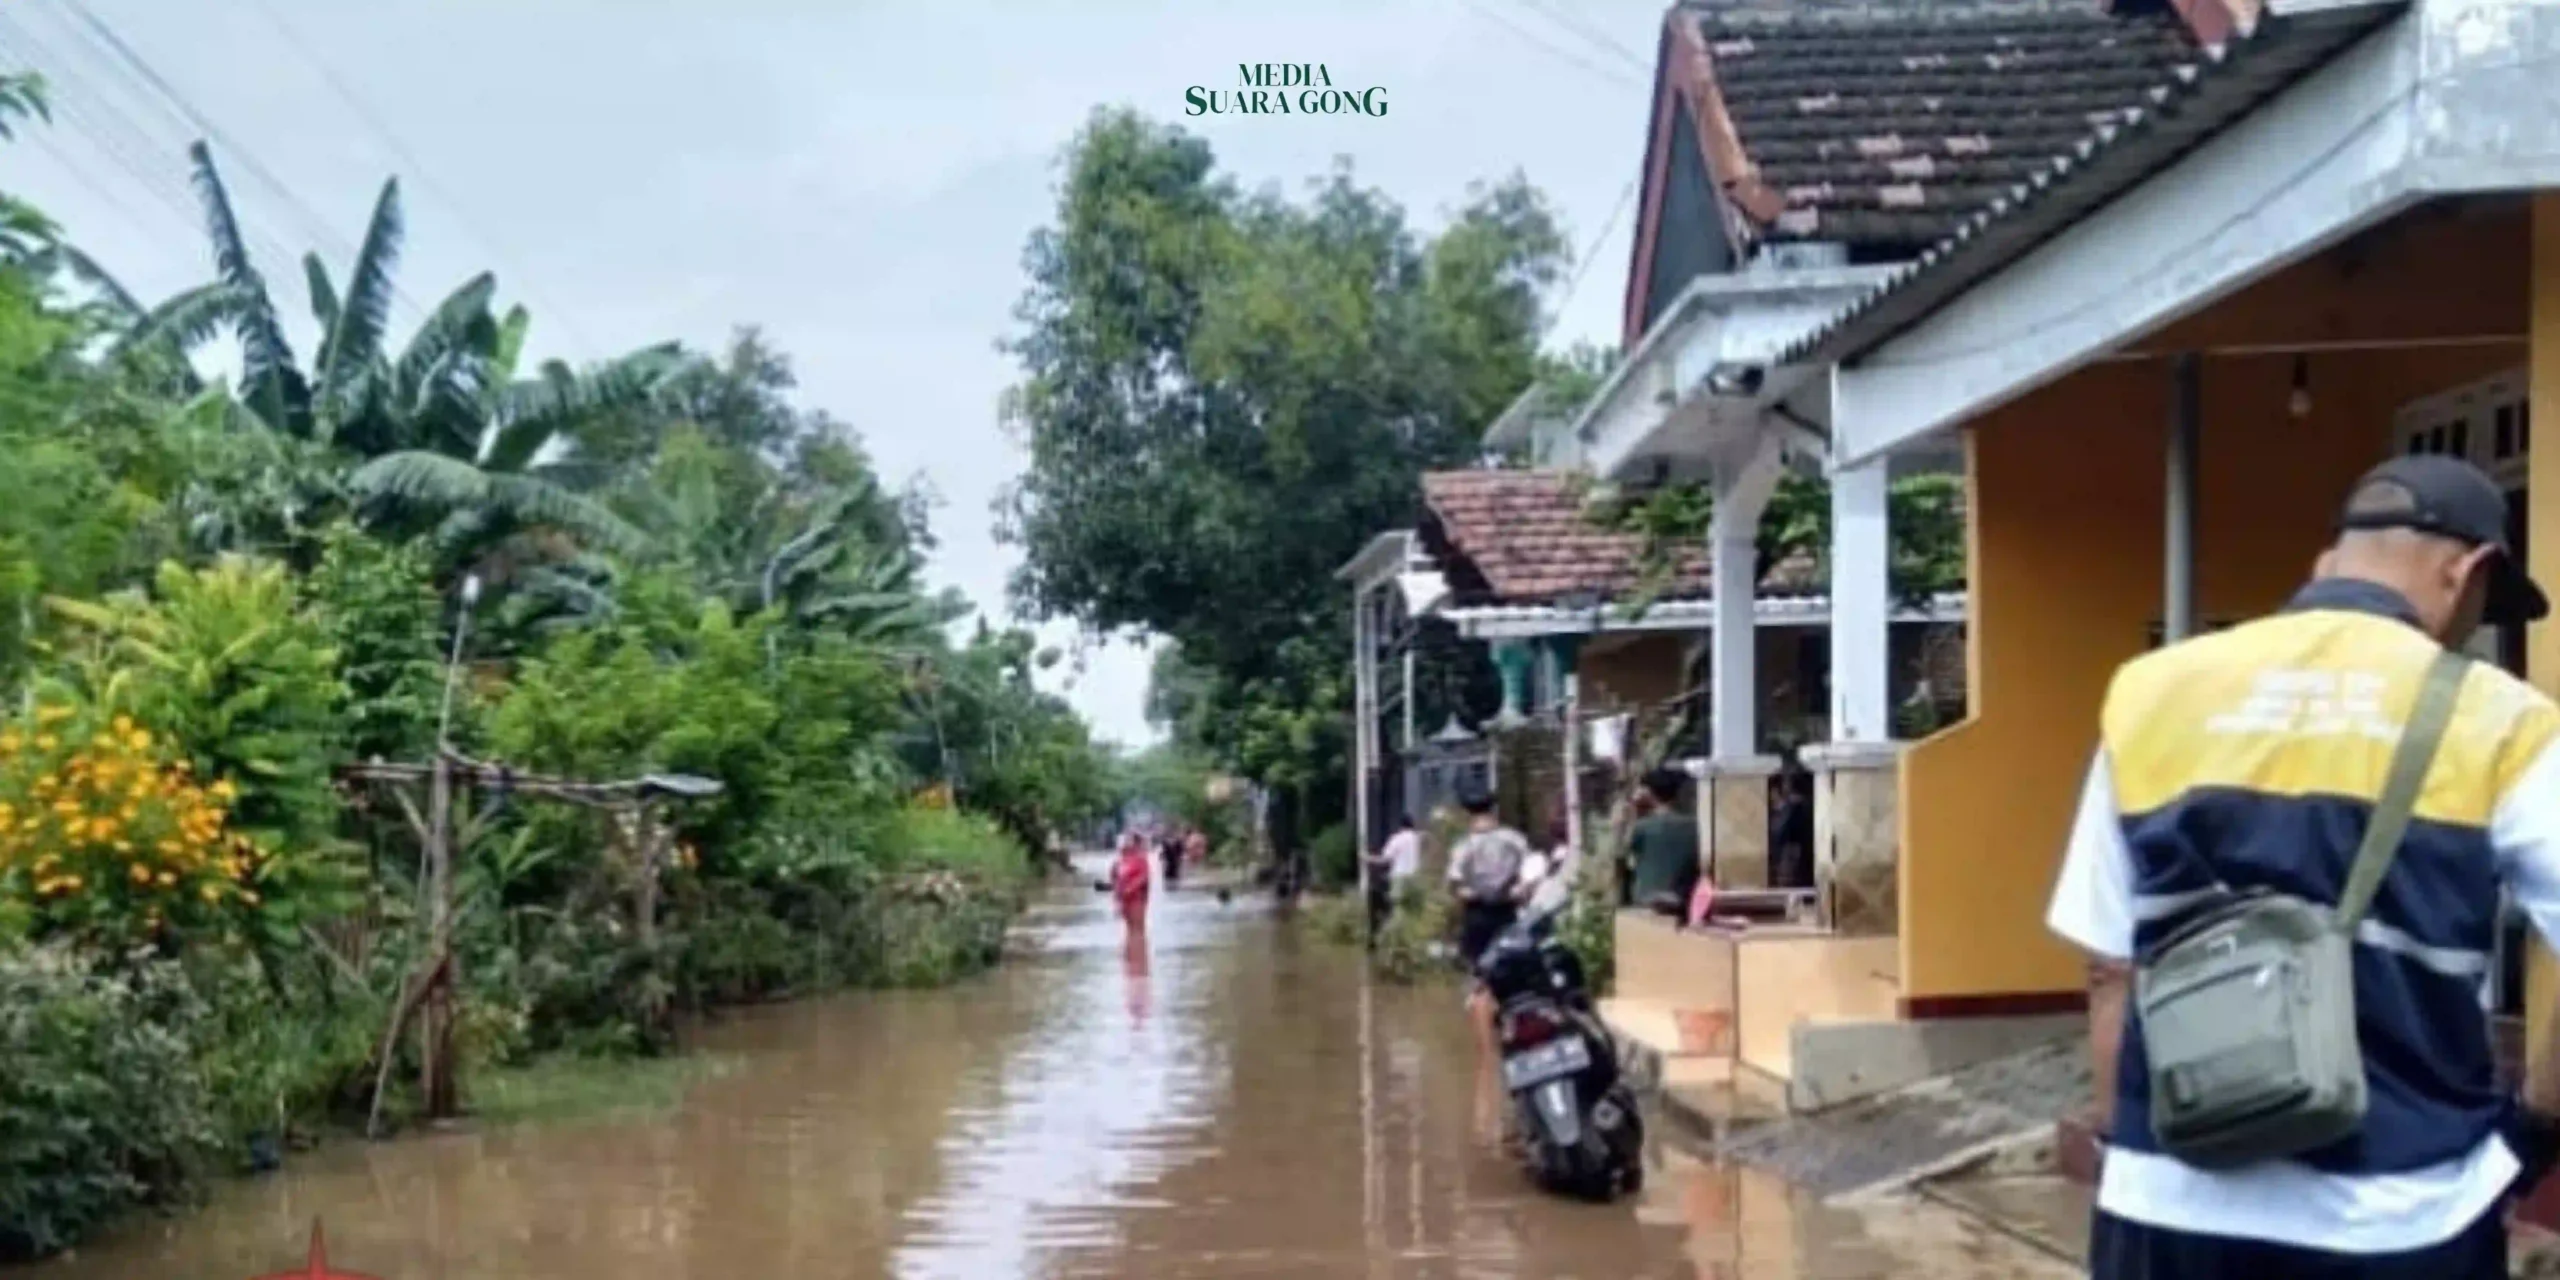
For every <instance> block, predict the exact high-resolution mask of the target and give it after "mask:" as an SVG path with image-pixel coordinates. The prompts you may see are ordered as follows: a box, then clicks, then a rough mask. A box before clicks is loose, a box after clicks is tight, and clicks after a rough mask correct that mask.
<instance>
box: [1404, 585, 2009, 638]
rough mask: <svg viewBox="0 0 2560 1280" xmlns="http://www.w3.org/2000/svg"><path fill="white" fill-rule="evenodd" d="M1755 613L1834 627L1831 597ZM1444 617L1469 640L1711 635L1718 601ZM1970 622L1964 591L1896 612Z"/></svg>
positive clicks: (1476, 611) (1761, 606)
mask: <svg viewBox="0 0 2560 1280" xmlns="http://www.w3.org/2000/svg"><path fill="white" fill-rule="evenodd" d="M1751 614H1752V625H1754V626H1758V627H1827V626H1830V625H1831V600H1830V598H1829V597H1827V596H1769V597H1765V598H1763V599H1760V600H1757V601H1754V602H1753V604H1752V607H1751ZM1440 617H1441V618H1443V619H1445V620H1447V621H1448V622H1450V623H1451V624H1453V625H1455V626H1456V627H1457V628H1458V634H1459V635H1460V636H1461V637H1463V638H1465V639H1468V640H1535V639H1538V638H1540V637H1544V636H1576V635H1581V636H1587V635H1620V634H1625V633H1629V632H1648V631H1711V630H1713V629H1714V627H1715V602H1714V601H1712V600H1674V601H1669V602H1666V603H1663V604H1658V605H1655V606H1654V607H1653V608H1651V609H1648V610H1646V611H1645V612H1644V613H1643V614H1642V615H1641V616H1638V617H1633V618H1630V617H1627V616H1626V615H1625V614H1624V613H1622V612H1620V611H1618V610H1617V609H1615V608H1611V607H1606V606H1604V607H1603V608H1602V609H1601V611H1600V612H1599V614H1598V615H1597V616H1595V615H1593V614H1591V613H1588V612H1583V611H1579V610H1576V611H1571V612H1568V611H1566V610H1563V609H1559V608H1554V607H1551V606H1545V605H1479V606H1474V607H1471V608H1464V609H1444V610H1442V611H1441V612H1440ZM1965 618H1966V606H1965V594H1964V593H1963V592H1961V591H1951V592H1947V593H1944V594H1942V595H1939V596H1937V597H1936V598H1934V599H1932V600H1931V601H1930V602H1929V605H1928V607H1927V608H1923V609H1911V608H1896V609H1895V610H1894V613H1893V620H1894V621H1895V622H1963V621H1964V620H1965Z"/></svg>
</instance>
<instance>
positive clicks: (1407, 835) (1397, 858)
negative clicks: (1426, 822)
mask: <svg viewBox="0 0 2560 1280" xmlns="http://www.w3.org/2000/svg"><path fill="white" fill-rule="evenodd" d="M1378 854H1379V856H1381V857H1383V858H1385V859H1386V860H1387V883H1389V884H1403V883H1404V882H1405V881H1407V880H1410V879H1412V878H1413V877H1414V874H1415V873H1416V872H1419V871H1421V870H1422V837H1421V836H1420V835H1417V834H1415V833H1414V831H1413V830H1412V828H1409V827H1408V828H1406V829H1405V830H1402V831H1399V832H1397V833H1395V834H1394V835H1391V836H1388V837H1387V843H1386V847H1385V848H1382V849H1380V850H1379V851H1378Z"/></svg>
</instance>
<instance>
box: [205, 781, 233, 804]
mask: <svg viewBox="0 0 2560 1280" xmlns="http://www.w3.org/2000/svg"><path fill="white" fill-rule="evenodd" d="M205 792H206V794H208V795H211V796H212V797H213V798H214V799H216V800H229V799H231V798H232V797H234V796H237V795H239V794H240V788H238V787H235V786H233V785H231V779H229V778H216V779H214V781H213V785H212V786H210V787H207V788H205Z"/></svg>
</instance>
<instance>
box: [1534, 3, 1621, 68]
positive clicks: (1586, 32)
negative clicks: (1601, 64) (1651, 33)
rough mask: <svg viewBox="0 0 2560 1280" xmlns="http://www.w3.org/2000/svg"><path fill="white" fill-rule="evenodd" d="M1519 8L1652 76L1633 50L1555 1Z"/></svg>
mask: <svg viewBox="0 0 2560 1280" xmlns="http://www.w3.org/2000/svg"><path fill="white" fill-rule="evenodd" d="M1518 3H1519V5H1520V7H1521V8H1523V9H1526V10H1528V11H1530V12H1532V13H1535V14H1538V15H1539V16H1541V17H1544V18H1545V19H1546V20H1547V21H1549V22H1552V23H1554V24H1555V25H1557V26H1559V27H1562V28H1564V29H1565V30H1566V31H1569V32H1571V33H1573V34H1574V35H1577V36H1580V37H1581V38H1582V40H1583V42H1584V43H1586V44H1588V45H1590V46H1592V47H1593V48H1595V49H1598V50H1600V51H1602V52H1604V53H1607V54H1608V55H1609V56H1610V57H1613V58H1617V59H1619V60H1620V61H1623V62H1625V63H1626V64H1627V65H1629V66H1631V67H1634V68H1635V69H1636V70H1637V71H1639V72H1642V73H1644V74H1645V75H1648V76H1650V75H1652V74H1653V63H1652V62H1651V61H1650V60H1649V59H1647V58H1645V57H1644V56H1643V55H1641V54H1639V53H1637V52H1636V51H1635V50H1633V49H1630V48H1628V47H1627V46H1626V45H1624V44H1621V43H1619V42H1618V40H1617V38H1616V37H1614V36H1611V35H1610V34H1609V33H1608V32H1606V31H1602V30H1600V29H1599V28H1598V27H1595V26H1592V25H1591V24H1590V23H1589V22H1587V21H1585V20H1583V19H1582V18H1581V17H1580V16H1578V15H1576V14H1575V13H1574V12H1573V11H1572V10H1570V9H1567V8H1565V7H1563V6H1562V5H1560V4H1557V3H1556V0H1518Z"/></svg>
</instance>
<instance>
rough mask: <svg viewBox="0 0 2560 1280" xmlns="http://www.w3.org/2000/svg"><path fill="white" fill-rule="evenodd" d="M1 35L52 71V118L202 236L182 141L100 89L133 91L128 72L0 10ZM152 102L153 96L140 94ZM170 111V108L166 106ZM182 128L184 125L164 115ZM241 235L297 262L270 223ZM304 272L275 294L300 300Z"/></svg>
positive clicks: (247, 219)
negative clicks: (58, 43) (65, 46)
mask: <svg viewBox="0 0 2560 1280" xmlns="http://www.w3.org/2000/svg"><path fill="white" fill-rule="evenodd" d="M0 33H6V34H7V35H9V37H10V39H11V40H12V41H13V42H15V43H16V44H17V45H18V46H19V47H20V49H21V52H22V54H23V55H24V56H27V57H28V58H29V59H30V61H31V62H32V63H34V64H35V65H38V66H39V69H42V70H45V71H46V72H47V78H48V80H49V81H50V82H51V84H52V85H54V86H57V87H58V89H59V91H58V92H57V93H56V95H55V100H54V114H55V116H56V117H57V118H58V119H60V120H62V121H63V122H64V123H65V124H67V125H69V126H70V127H71V128H72V129H74V130H75V131H77V132H79V133H82V134H83V135H85V136H86V137H87V138H88V139H89V140H90V141H91V142H92V143H93V144H95V145H96V146H97V147H98V148H99V150H100V151H101V152H102V153H103V154H105V155H106V157H107V158H108V159H109V160H110V161H111V162H112V163H114V164H115V165H116V166H117V167H118V168H120V169H122V170H124V172H125V173H126V175H127V176H129V177H131V178H132V179H133V180H134V182H135V183H137V184H138V185H140V186H141V187H142V188H143V189H144V190H146V191H148V192H150V193H151V194H152V195H153V196H154V197H155V198H156V199H158V200H159V201H161V202H162V203H163V204H165V205H167V206H168V207H169V208H171V209H172V210H173V211H174V212H176V213H177V214H178V216H179V218H180V219H181V220H182V221H183V222H184V223H185V224H186V226H187V227H188V228H189V229H190V231H191V232H192V233H193V234H192V237H191V238H200V237H201V236H202V235H203V229H204V222H203V216H204V215H203V208H202V205H201V204H200V202H199V200H198V197H197V193H196V191H195V189H194V186H193V184H192V183H190V182H188V181H187V180H186V179H185V178H184V177H182V176H181V175H183V174H185V173H186V172H187V164H186V161H185V159H184V156H183V151H184V147H183V144H179V145H176V146H172V145H171V144H169V143H168V142H166V141H165V140H163V139H159V138H154V137H152V136H151V135H150V133H149V131H148V130H146V129H145V128H144V127H143V126H141V125H140V124H138V123H136V122H135V120H134V119H133V117H132V116H130V115H128V114H127V113H126V112H125V111H124V109H123V108H122V107H120V106H119V105H118V104H117V101H116V98H115V95H113V94H111V93H107V92H103V91H100V90H99V88H98V86H99V85H101V84H104V83H107V82H113V83H115V84H117V85H118V86H120V87H123V88H126V89H128V90H130V89H132V88H133V87H134V82H133V80H132V77H131V75H130V73H129V72H126V73H124V74H119V73H120V72H124V69H123V68H121V67H120V66H117V65H116V64H114V63H113V62H112V61H109V62H107V63H106V66H105V71H104V73H103V74H101V73H99V72H98V71H97V70H96V69H95V68H93V67H83V66H82V65H81V63H80V60H79V59H78V58H76V57H75V56H74V55H71V54H66V53H63V52H61V51H59V50H57V49H55V48H54V47H53V45H52V44H50V43H49V42H48V41H46V40H44V39H42V38H39V37H38V36H36V35H35V34H34V33H33V32H32V31H30V30H29V29H28V28H27V27H25V26H23V25H20V24H19V23H17V22H15V21H13V20H11V19H10V18H9V17H8V16H7V15H6V14H5V13H0ZM84 51H85V52H86V53H87V54H88V55H89V57H90V58H91V59H93V60H94V59H100V58H102V57H103V56H104V55H103V54H102V52H101V51H100V50H98V49H97V48H96V46H95V45H94V44H90V45H87V46H85V47H84ZM141 96H142V97H143V98H144V99H145V100H148V97H149V95H148V93H147V92H145V93H144V94H142V95H141ZM164 113H165V107H164ZM164 118H167V119H170V120H172V121H174V122H175V123H177V124H178V125H179V127H180V129H181V130H183V129H184V127H185V123H184V121H183V120H179V119H177V118H176V117H174V116H166V117H164ZM240 222H241V235H242V237H243V238H244V239H245V240H247V241H248V242H249V243H250V246H251V248H252V250H253V251H254V252H256V253H257V254H258V255H259V256H261V257H264V258H268V259H270V260H274V259H282V260H286V261H291V260H292V259H293V257H294V255H293V254H292V253H291V251H290V250H289V249H287V248H286V246H285V245H284V243H283V241H282V240H281V239H279V238H278V237H277V236H275V235H274V234H273V233H272V232H270V231H269V230H268V229H267V224H266V220H265V219H264V218H263V217H260V216H256V215H254V214H244V215H242V216H241V218H240ZM300 285H301V275H300V273H299V272H293V273H289V274H286V275H284V276H281V277H276V278H272V279H270V280H269V287H270V289H274V290H279V291H282V292H283V293H284V296H286V297H287V298H288V299H299V296H300V294H299V290H300Z"/></svg>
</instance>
